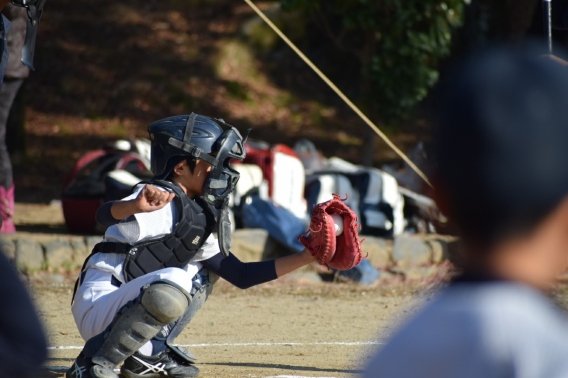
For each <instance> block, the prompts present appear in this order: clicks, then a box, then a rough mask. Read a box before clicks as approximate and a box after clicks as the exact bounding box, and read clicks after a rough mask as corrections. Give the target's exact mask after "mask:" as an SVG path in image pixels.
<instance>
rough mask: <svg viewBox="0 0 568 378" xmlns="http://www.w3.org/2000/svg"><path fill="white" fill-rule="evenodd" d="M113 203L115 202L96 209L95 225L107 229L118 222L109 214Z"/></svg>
mask: <svg viewBox="0 0 568 378" xmlns="http://www.w3.org/2000/svg"><path fill="white" fill-rule="evenodd" d="M114 202H115V201H110V202H105V203H103V204H102V205H101V207H99V208H98V209H97V213H96V215H95V219H96V220H97V223H98V224H100V225H101V226H103V227H109V226H112V225H115V224H117V223H118V222H120V220H119V219H116V218H115V217H113V216H112V213H111V212H110V208H111V207H112V204H113V203H114Z"/></svg>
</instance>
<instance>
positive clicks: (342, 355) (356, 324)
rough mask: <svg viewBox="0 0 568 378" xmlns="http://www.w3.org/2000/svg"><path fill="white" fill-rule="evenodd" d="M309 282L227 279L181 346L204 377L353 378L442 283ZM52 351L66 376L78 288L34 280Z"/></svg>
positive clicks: (55, 368)
mask: <svg viewBox="0 0 568 378" xmlns="http://www.w3.org/2000/svg"><path fill="white" fill-rule="evenodd" d="M420 286H421V287H420V293H421V294H419V295H418V296H417V295H413V294H415V293H417V292H418V291H417V289H418V286H416V285H412V284H410V285H409V284H401V283H386V282H383V283H379V284H376V285H374V286H372V287H369V286H367V287H363V286H359V285H356V284H346V283H319V284H315V283H307V282H302V281H298V280H291V279H287V278H283V279H281V280H279V281H276V282H273V283H268V284H264V285H262V286H259V287H255V288H251V289H248V290H239V289H236V288H234V287H232V286H231V285H229V284H228V283H226V282H224V281H220V282H218V283H217V284H216V285H215V290H214V291H213V294H212V295H211V296H210V298H209V300H208V301H207V303H206V304H205V305H204V307H203V308H202V309H201V311H200V312H199V313H198V314H197V316H196V317H195V319H194V320H193V321H192V322H191V324H190V325H189V326H188V328H186V330H185V331H184V333H183V334H182V335H181V336H180V337H179V338H178V339H177V340H176V341H177V342H178V343H179V344H182V345H189V346H188V347H189V349H191V350H192V352H193V353H194V354H195V355H196V356H197V357H198V358H199V361H198V363H197V366H198V367H199V368H200V370H201V374H200V377H275V376H286V377H353V376H357V375H358V374H360V373H361V372H362V369H363V367H364V366H365V364H366V361H367V359H368V356H369V355H370V353H372V352H373V351H374V350H375V349H376V348H377V347H380V343H381V342H383V341H384V340H385V338H386V337H388V335H389V334H390V333H391V330H392V327H393V326H394V325H395V324H396V323H397V322H399V321H400V320H401V319H404V318H405V317H407V316H409V315H410V314H411V313H412V311H414V310H415V309H416V308H418V307H419V305H420V303H421V302H424V301H426V300H428V297H429V296H430V294H431V293H432V292H433V291H434V290H435V289H434V288H435V287H436V286H437V285H434V286H433V285H432V284H429V285H426V286H424V285H420ZM30 289H31V291H32V293H33V295H34V298H35V300H36V303H37V306H38V309H39V312H40V316H41V318H42V320H43V321H44V324H45V327H46V330H47V333H48V338H49V345H50V346H51V347H56V348H55V349H50V357H49V360H48V362H47V368H46V372H45V376H46V377H59V376H63V375H64V367H68V366H70V365H71V364H72V362H73V360H74V358H75V357H76V355H77V354H78V353H79V351H80V348H81V347H82V346H83V344H84V341H83V340H82V339H81V337H80V335H79V333H78V331H77V329H76V326H75V323H74V321H73V317H72V315H71V310H70V300H71V293H72V290H73V287H72V284H71V282H65V283H62V284H49V283H46V282H45V281H43V280H42V278H41V276H39V277H35V278H34V279H32V281H31V282H30Z"/></svg>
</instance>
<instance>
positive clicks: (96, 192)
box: [61, 150, 149, 234]
mask: <svg viewBox="0 0 568 378" xmlns="http://www.w3.org/2000/svg"><path fill="white" fill-rule="evenodd" d="M116 169H123V170H126V171H129V172H131V173H132V174H134V175H136V174H141V173H145V172H147V171H148V169H149V168H148V167H147V166H146V163H145V162H144V159H143V158H141V156H140V155H138V154H137V153H134V152H130V151H122V150H95V151H90V152H87V153H86V154H85V155H83V157H81V158H80V159H79V160H78V161H77V162H76V163H75V166H74V167H73V169H72V170H71V171H70V172H69V173H68V174H67V177H66V178H65V180H64V181H63V190H62V193H61V205H62V207H63V217H64V218H65V224H66V225H67V228H68V229H69V231H71V232H75V233H83V234H90V233H94V232H95V231H96V228H97V222H96V220H95V214H96V212H97V209H98V208H99V206H100V205H102V204H103V201H104V198H105V184H104V178H105V176H106V174H107V173H108V172H110V171H113V170H116Z"/></svg>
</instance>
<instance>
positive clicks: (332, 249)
mask: <svg viewBox="0 0 568 378" xmlns="http://www.w3.org/2000/svg"><path fill="white" fill-rule="evenodd" d="M359 226H360V225H359V223H357V215H356V214H355V212H354V211H353V210H351V209H350V208H349V207H348V206H347V205H346V204H345V203H344V200H342V199H341V197H339V195H337V194H334V195H333V198H332V199H331V200H329V201H327V202H322V203H319V204H317V205H315V206H314V207H313V209H312V219H311V222H310V229H309V231H308V232H307V233H306V234H305V235H302V236H300V238H299V240H300V243H302V244H303V245H304V247H306V249H307V250H308V251H309V252H310V253H311V255H312V256H313V257H315V258H316V259H317V260H318V262H319V263H320V264H321V265H325V266H327V267H329V268H333V269H337V270H348V269H351V268H354V267H356V266H357V265H359V263H360V262H361V259H362V258H363V255H362V252H361V240H359V233H358V228H359ZM339 230H342V232H341V233H340V232H338V231H339Z"/></svg>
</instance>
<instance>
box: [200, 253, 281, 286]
mask: <svg viewBox="0 0 568 378" xmlns="http://www.w3.org/2000/svg"><path fill="white" fill-rule="evenodd" d="M201 263H202V264H203V266H204V267H206V268H207V269H209V270H210V271H212V272H213V273H215V274H217V275H219V276H220V277H222V278H224V279H225V280H227V281H229V282H230V283H232V284H233V285H235V286H236V287H238V288H239V289H248V288H249V287H251V286H255V285H258V284H261V283H265V282H268V281H272V280H275V279H277V278H278V276H277V275H276V267H275V264H274V260H267V261H258V262H250V263H245V262H242V261H240V260H239V259H238V258H236V257H235V255H233V254H232V253H230V254H229V256H227V257H225V256H223V255H222V254H220V253H218V254H216V255H215V256H213V257H211V258H209V259H207V260H204V261H201Z"/></svg>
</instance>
